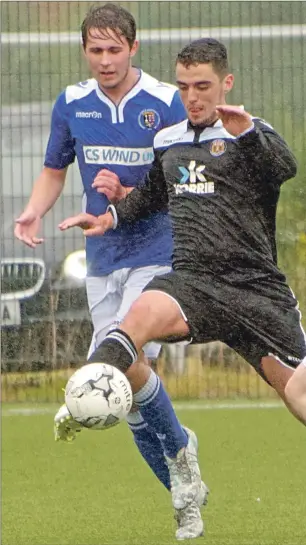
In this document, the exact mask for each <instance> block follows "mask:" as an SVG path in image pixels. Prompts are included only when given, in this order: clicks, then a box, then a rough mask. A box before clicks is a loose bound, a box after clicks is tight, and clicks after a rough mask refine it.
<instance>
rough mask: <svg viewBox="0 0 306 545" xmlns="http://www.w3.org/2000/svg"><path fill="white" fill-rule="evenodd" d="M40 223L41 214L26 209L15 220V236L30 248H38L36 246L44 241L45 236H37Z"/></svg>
mask: <svg viewBox="0 0 306 545" xmlns="http://www.w3.org/2000/svg"><path fill="white" fill-rule="evenodd" d="M40 225H41V218H40V216H39V215H38V214H36V213H35V212H33V211H31V210H28V211H27V210H25V211H24V212H23V213H22V214H21V215H20V216H19V218H17V219H16V220H15V229H14V234H15V237H16V238H18V240H21V242H23V243H24V244H26V245H27V246H29V247H30V248H36V246H38V245H39V244H42V242H43V241H44V239H43V238H38V237H37V234H38V232H39V229H40Z"/></svg>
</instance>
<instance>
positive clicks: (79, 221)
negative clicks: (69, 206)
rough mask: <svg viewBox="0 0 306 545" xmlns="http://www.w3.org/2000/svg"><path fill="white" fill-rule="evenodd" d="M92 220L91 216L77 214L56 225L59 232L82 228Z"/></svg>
mask: <svg viewBox="0 0 306 545" xmlns="http://www.w3.org/2000/svg"><path fill="white" fill-rule="evenodd" d="M93 219H95V217H94V216H92V215H91V214H86V213H83V214H77V215H76V216H71V217H70V218H66V219H65V220H64V221H62V222H61V223H59V224H58V227H59V229H60V230H61V231H65V230H66V229H70V228H71V227H82V226H83V225H84V224H88V223H90V222H91V221H92V220H93Z"/></svg>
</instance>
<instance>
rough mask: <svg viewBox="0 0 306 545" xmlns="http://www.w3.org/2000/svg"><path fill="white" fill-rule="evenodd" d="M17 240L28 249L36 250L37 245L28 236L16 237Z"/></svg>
mask: <svg viewBox="0 0 306 545" xmlns="http://www.w3.org/2000/svg"><path fill="white" fill-rule="evenodd" d="M17 238H18V240H21V242H23V243H24V244H26V245H27V246H29V248H36V246H37V244H36V243H35V242H34V240H33V238H32V237H29V236H28V235H22V236H20V237H17Z"/></svg>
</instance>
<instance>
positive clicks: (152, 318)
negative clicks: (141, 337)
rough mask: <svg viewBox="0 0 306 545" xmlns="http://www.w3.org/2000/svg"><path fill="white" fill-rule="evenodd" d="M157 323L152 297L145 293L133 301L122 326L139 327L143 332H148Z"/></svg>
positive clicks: (156, 313)
mask: <svg viewBox="0 0 306 545" xmlns="http://www.w3.org/2000/svg"><path fill="white" fill-rule="evenodd" d="M157 321H158V312H156V305H155V304H154V297H152V294H150V293H148V292H146V293H143V294H142V295H141V296H140V297H139V298H138V299H137V300H136V301H134V303H133V304H132V306H131V308H130V310H129V312H128V314H127V316H126V317H125V319H124V321H123V323H122V325H123V324H124V325H128V326H130V327H131V326H132V327H135V328H138V327H140V328H141V330H142V331H143V332H144V331H145V330H147V331H150V329H151V328H152V327H154V325H155V323H156V322H157Z"/></svg>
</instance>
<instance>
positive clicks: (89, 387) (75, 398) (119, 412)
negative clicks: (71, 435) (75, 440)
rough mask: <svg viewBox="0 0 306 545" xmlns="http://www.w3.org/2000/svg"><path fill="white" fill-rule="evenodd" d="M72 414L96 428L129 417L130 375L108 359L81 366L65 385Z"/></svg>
mask: <svg viewBox="0 0 306 545" xmlns="http://www.w3.org/2000/svg"><path fill="white" fill-rule="evenodd" d="M65 403H66V405H67V408H68V411H69V412H70V414H71V416H72V418H73V419H74V420H76V421H77V422H79V423H80V424H82V426H85V427H86V428H90V429H92V430H105V429H107V428H110V427H112V426H115V425H116V424H119V422H121V421H122V420H124V419H125V417H126V416H127V414H128V413H129V412H130V410H131V407H132V403H133V395H132V389H131V385H130V383H129V381H128V379H127V378H126V376H125V375H124V374H123V373H122V372H121V371H119V370H118V369H116V367H113V366H112V365H108V364H106V363H88V364H87V365H84V366H83V367H81V368H80V369H78V370H77V371H76V372H75V373H74V374H73V375H72V376H71V377H70V379H69V381H68V382H67V385H66V388H65Z"/></svg>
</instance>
